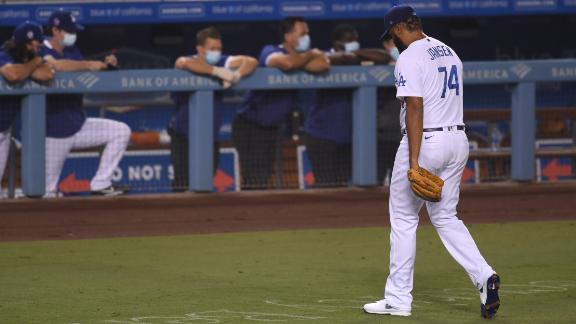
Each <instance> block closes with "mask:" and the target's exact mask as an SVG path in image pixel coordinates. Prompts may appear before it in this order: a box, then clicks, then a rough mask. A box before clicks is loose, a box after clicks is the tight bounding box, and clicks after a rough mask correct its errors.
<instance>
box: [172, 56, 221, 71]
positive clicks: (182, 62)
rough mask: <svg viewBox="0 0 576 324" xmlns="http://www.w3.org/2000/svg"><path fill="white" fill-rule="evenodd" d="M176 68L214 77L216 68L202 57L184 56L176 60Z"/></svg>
mask: <svg viewBox="0 0 576 324" xmlns="http://www.w3.org/2000/svg"><path fill="white" fill-rule="evenodd" d="M174 67H175V68H177V69H180V70H187V71H190V72H194V73H196V74H203V75H212V72H213V71H214V68H215V66H213V65H210V64H208V63H206V60H204V59H203V58H200V57H186V56H182V57H179V58H178V59H177V60H176V63H175V64H174Z"/></svg>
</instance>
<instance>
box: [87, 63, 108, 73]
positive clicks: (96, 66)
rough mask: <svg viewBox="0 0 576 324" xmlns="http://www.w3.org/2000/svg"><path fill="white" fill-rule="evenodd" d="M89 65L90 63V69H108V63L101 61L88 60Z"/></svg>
mask: <svg viewBox="0 0 576 324" xmlns="http://www.w3.org/2000/svg"><path fill="white" fill-rule="evenodd" d="M87 65H88V70H90V71H101V70H106V68H107V65H106V63H104V62H100V61H88V63H87Z"/></svg>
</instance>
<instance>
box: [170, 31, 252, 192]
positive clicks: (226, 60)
mask: <svg viewBox="0 0 576 324" xmlns="http://www.w3.org/2000/svg"><path fill="white" fill-rule="evenodd" d="M257 65H258V61H256V59H255V58H252V57H249V56H243V55H235V56H232V55H222V37H221V36H220V32H219V31H218V30H217V29H216V28H214V27H209V28H205V29H202V30H200V31H199V32H198V33H197V34H196V55H192V56H182V57H179V58H178V59H177V60H176V64H175V67H176V68H177V69H182V70H187V71H191V72H194V73H197V74H202V75H209V76H214V77H216V78H219V79H221V80H222V83H223V87H224V88H225V89H226V88H229V87H230V86H231V85H232V84H234V83H237V82H239V81H240V80H241V79H242V78H243V77H245V76H247V75H249V74H251V73H252V72H254V70H255V69H256V66H257ZM188 96H189V95H188V94H185V93H175V94H174V99H175V101H176V106H177V107H178V108H177V110H176V113H175V114H174V115H173V116H172V119H171V120H170V123H169V125H168V132H169V134H170V153H171V154H170V155H171V159H172V166H173V167H174V181H173V183H172V190H173V191H184V190H187V189H188ZM221 106H222V92H216V95H215V98H214V172H216V168H217V167H218V160H219V156H220V154H219V149H220V145H219V144H218V132H219V131H220V126H221V124H222V107H221Z"/></svg>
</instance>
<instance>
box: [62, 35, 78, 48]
mask: <svg viewBox="0 0 576 324" xmlns="http://www.w3.org/2000/svg"><path fill="white" fill-rule="evenodd" d="M75 43H76V34H68V33H64V38H63V39H62V41H61V44H62V46H64V47H69V46H73V45H74V44H75Z"/></svg>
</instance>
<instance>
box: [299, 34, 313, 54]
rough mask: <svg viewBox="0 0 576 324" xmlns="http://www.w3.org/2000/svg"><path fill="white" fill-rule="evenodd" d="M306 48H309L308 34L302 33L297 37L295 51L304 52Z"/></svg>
mask: <svg viewBox="0 0 576 324" xmlns="http://www.w3.org/2000/svg"><path fill="white" fill-rule="evenodd" d="M308 49H310V36H309V35H304V36H302V37H300V38H299V39H298V46H297V47H296V51H298V52H306V51H307V50H308Z"/></svg>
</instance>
